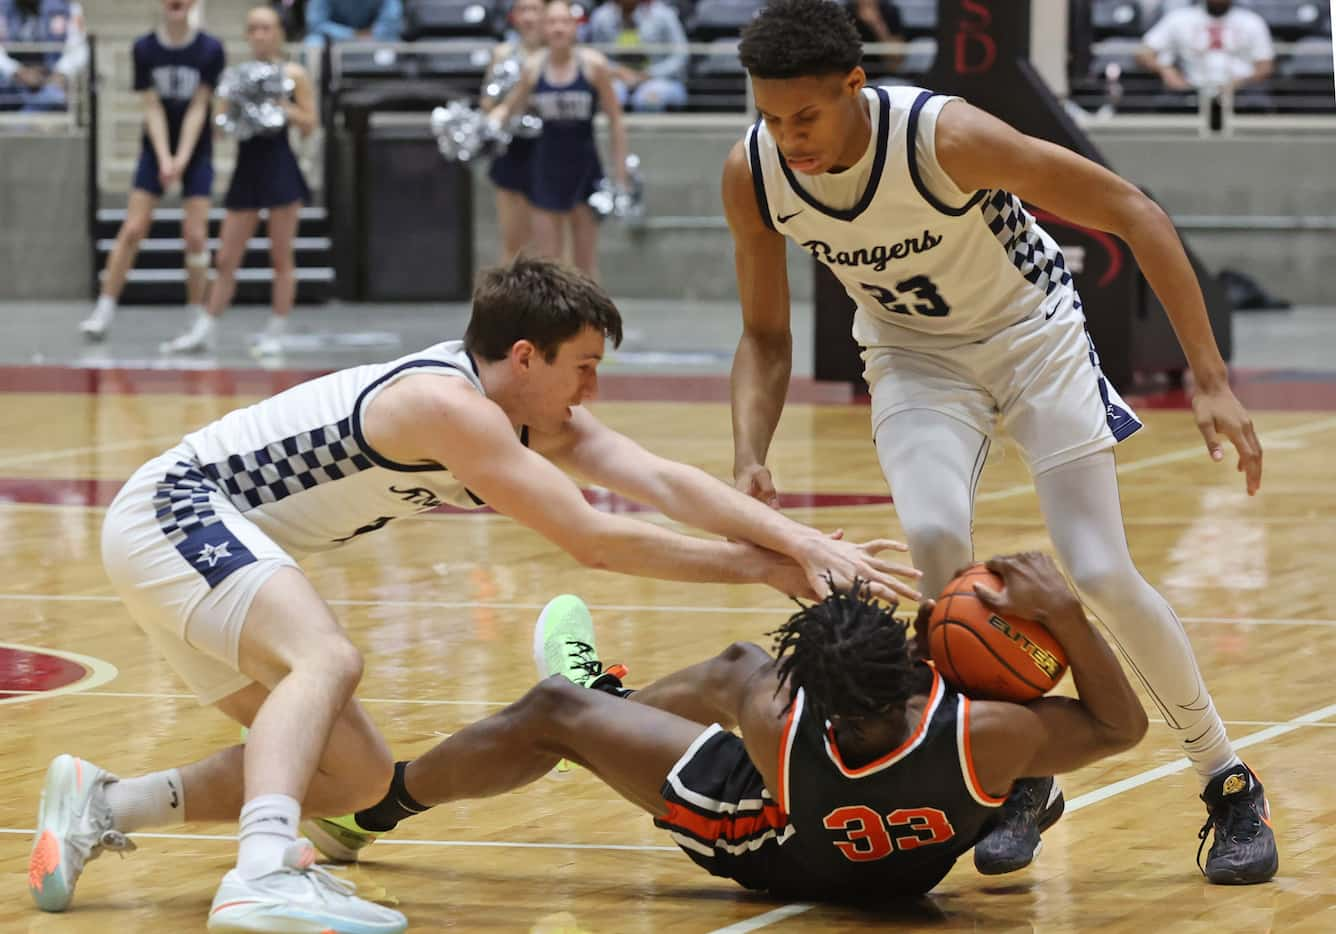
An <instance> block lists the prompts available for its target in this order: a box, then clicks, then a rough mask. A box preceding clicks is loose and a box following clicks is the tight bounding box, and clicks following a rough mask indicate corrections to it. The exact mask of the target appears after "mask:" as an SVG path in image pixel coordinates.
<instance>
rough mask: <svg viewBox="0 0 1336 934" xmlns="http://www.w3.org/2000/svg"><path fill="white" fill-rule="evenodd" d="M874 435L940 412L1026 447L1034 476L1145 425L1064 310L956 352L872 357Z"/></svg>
mask: <svg viewBox="0 0 1336 934" xmlns="http://www.w3.org/2000/svg"><path fill="white" fill-rule="evenodd" d="M863 362H864V378H865V379H866V380H867V383H868V386H870V387H871V390H872V435H873V437H874V438H875V437H876V436H877V432H878V430H879V429H880V428H881V425H882V423H883V422H885V421H886V419H888V418H890V417H891V416H892V415H895V414H897V413H899V412H904V411H908V410H910V409H928V410H931V411H935V412H940V413H942V414H943V415H947V416H949V417H951V418H954V419H956V420H958V421H961V422H964V423H965V424H967V425H969V426H971V427H972V428H975V429H976V430H977V431H978V432H979V433H980V434H983V435H985V436H988V437H992V436H993V435H994V433H995V432H996V430H997V429H998V428H1002V429H1003V430H1005V431H1006V432H1007V434H1009V435H1010V436H1011V437H1012V439H1013V440H1014V441H1015V442H1016V444H1017V445H1018V446H1019V447H1020V449H1021V452H1022V454H1023V455H1024V457H1025V460H1026V462H1027V463H1028V464H1029V467H1030V472H1031V473H1032V474H1034V475H1038V474H1041V473H1043V472H1044V471H1046V470H1051V469H1052V468H1054V467H1058V466H1061V465H1062V464H1066V463H1070V462H1071V461H1074V460H1078V459H1079V458H1082V457H1085V456H1086V455H1088V454H1093V453H1095V452H1096V451H1101V450H1104V449H1106V448H1110V447H1113V446H1114V445H1115V444H1117V443H1119V442H1120V441H1123V440H1125V439H1126V438H1128V437H1129V436H1131V435H1132V434H1133V433H1134V432H1136V431H1137V430H1138V429H1140V428H1141V421H1140V420H1139V419H1138V418H1137V416H1136V413H1135V412H1133V411H1132V409H1131V407H1130V406H1129V405H1128V404H1127V403H1126V402H1124V401H1123V399H1122V397H1121V396H1119V395H1118V391H1117V390H1116V389H1114V388H1113V386H1112V385H1111V384H1110V383H1109V381H1108V380H1107V379H1106V378H1105V376H1104V373H1103V371H1102V370H1100V367H1099V356H1098V355H1097V354H1096V353H1095V347H1094V344H1093V343H1092V342H1091V340H1090V337H1089V335H1088V334H1086V330H1085V318H1084V317H1083V316H1082V315H1081V313H1080V312H1079V311H1078V310H1076V309H1075V308H1073V307H1072V304H1071V303H1070V302H1064V303H1062V304H1061V305H1059V306H1058V308H1057V310H1056V311H1054V312H1053V313H1052V317H1051V318H1045V317H1044V314H1043V312H1042V309H1036V311H1035V313H1034V314H1032V315H1031V316H1030V317H1028V318H1026V319H1024V320H1022V321H1019V322H1017V323H1015V324H1013V325H1011V326H1010V327H1006V328H1003V329H1002V330H1001V331H999V332H998V333H996V334H994V335H993V336H991V337H989V338H987V339H985V340H981V341H976V342H974V343H969V344H964V345H961V346H958V347H951V348H949V349H932V350H929V349H914V350H909V349H904V348H898V347H869V348H866V349H865V350H864V351H863Z"/></svg>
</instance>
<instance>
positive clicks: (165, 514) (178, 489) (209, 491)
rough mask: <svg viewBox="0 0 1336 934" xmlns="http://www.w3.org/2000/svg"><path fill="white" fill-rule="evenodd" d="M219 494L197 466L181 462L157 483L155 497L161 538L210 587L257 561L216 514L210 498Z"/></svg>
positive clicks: (155, 511) (154, 502) (173, 466)
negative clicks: (174, 549) (165, 537)
mask: <svg viewBox="0 0 1336 934" xmlns="http://www.w3.org/2000/svg"><path fill="white" fill-rule="evenodd" d="M218 492H220V491H219V490H218V488H217V487H215V486H214V485H213V484H212V483H210V482H209V478H208V477H206V476H205V475H204V473H203V471H202V470H201V469H200V467H199V465H198V464H192V463H190V462H188V461H178V462H177V463H175V464H173V465H172V467H171V469H169V470H168V471H167V473H166V474H164V475H163V477H162V479H161V480H159V481H158V484H157V491H156V492H155V493H154V495H153V508H154V515H155V516H156V517H157V519H158V525H159V526H160V527H161V528H162V534H163V535H165V536H167V540H168V541H169V542H171V543H172V545H173V546H175V548H176V550H177V551H178V552H179V553H180V555H181V557H182V558H184V559H185V560H186V561H187V562H188V563H189V564H190V566H191V567H193V568H194V569H195V570H196V571H198V572H199V573H200V574H201V575H203V577H204V579H205V580H206V581H208V584H209V586H210V587H217V586H218V585H219V584H220V583H222V582H223V580H224V579H226V577H227V576H228V575H229V574H231V573H232V572H233V571H235V570H237V569H238V568H242V567H245V566H246V565H248V564H252V563H253V562H254V561H255V555H253V554H252V553H251V551H250V549H248V548H247V547H246V546H245V545H243V544H242V543H241V540H240V539H238V538H237V537H236V536H235V535H233V534H232V532H231V530H229V529H228V528H227V526H226V525H224V524H223V520H222V518H221V517H220V516H219V515H218V514H217V512H215V511H214V508H213V503H212V502H211V501H210V499H209V498H210V497H211V496H212V495H213V494H214V493H218Z"/></svg>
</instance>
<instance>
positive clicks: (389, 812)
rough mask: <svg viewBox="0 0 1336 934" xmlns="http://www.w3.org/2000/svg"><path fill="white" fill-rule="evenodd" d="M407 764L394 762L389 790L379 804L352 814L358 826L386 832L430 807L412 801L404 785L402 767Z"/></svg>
mask: <svg viewBox="0 0 1336 934" xmlns="http://www.w3.org/2000/svg"><path fill="white" fill-rule="evenodd" d="M407 766H408V763H407V762H396V763H394V778H393V780H391V781H390V790H389V791H387V792H386V793H385V797H384V798H382V799H381V800H380V803H379V804H376V805H373V806H372V807H369V808H367V809H366V810H365V811H358V812H357V813H356V814H355V815H353V816H354V817H355V818H356V820H357V826H358V827H361V828H362V829H363V830H369V831H371V832H372V833H387V832H388V831H391V830H393V829H394V828H395V827H396V826H398V824H399V821H401V820H404V819H405V818H408V817H412V816H413V815H414V814H421V813H422V812H423V811H425V810H427V809H428V808H429V807H430V805H427V804H418V803H417V802H416V801H414V800H413V796H412V795H410V794H409V793H408V789H407V788H406V787H405V786H404V769H405V768H407Z"/></svg>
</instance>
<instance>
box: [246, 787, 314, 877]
mask: <svg viewBox="0 0 1336 934" xmlns="http://www.w3.org/2000/svg"><path fill="white" fill-rule="evenodd" d="M301 817H302V806H301V804H300V803H299V802H298V801H297V799H296V798H290V797H288V796H287V795H260V796H259V797H255V798H251V799H250V800H249V801H247V802H246V803H245V804H244V805H242V808H241V847H240V849H239V850H238V852H237V871H238V872H240V873H241V877H242V878H243V879H258V878H259V877H260V876H263V875H265V874H267V873H271V872H273V871H274V870H276V869H278V868H279V867H280V866H282V865H283V851H284V850H286V849H287V847H288V844H290V843H292V842H293V841H295V840H296V839H297V824H298V823H299V822H300V821H301Z"/></svg>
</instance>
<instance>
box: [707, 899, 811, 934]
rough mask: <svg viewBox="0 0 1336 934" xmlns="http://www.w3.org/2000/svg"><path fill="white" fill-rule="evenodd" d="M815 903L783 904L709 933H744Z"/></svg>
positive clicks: (809, 909)
mask: <svg viewBox="0 0 1336 934" xmlns="http://www.w3.org/2000/svg"><path fill="white" fill-rule="evenodd" d="M815 907H816V905H811V904H808V903H807V902H794V903H793V904H792V905H784V906H782V907H780V908H776V909H775V910H774V911H767V912H766V913H765V914H763V915H757V916H756V917H755V918H748V919H747V920H746V921H739V922H737V923H736V924H730V925H729V926H728V927H722V928H715V929H714V930H713V931H710V934H746V932H748V931H756V930H759V929H761V928H763V927H768V926H769V925H772V924H775V923H777V922H780V921H783V920H784V919H785V918H792V917H793V916H794V915H800V914H802V913H803V912H804V911H811V910H812V909H813V908H815Z"/></svg>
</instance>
